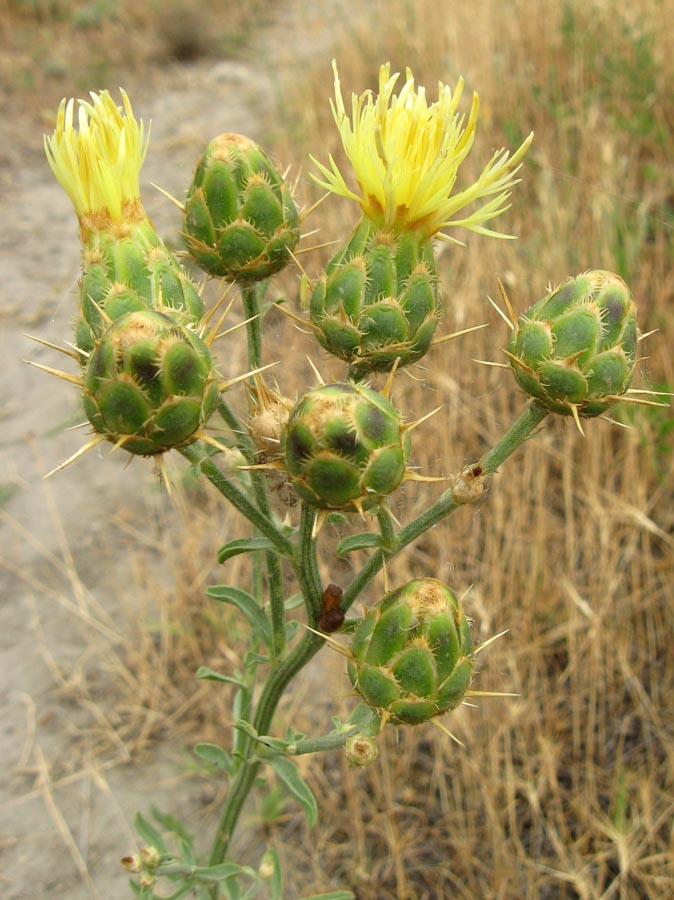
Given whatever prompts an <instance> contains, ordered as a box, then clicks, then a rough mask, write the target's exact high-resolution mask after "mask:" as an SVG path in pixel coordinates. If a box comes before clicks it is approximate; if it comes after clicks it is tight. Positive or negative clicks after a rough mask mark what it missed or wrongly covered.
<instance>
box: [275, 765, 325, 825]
mask: <svg viewBox="0 0 674 900" xmlns="http://www.w3.org/2000/svg"><path fill="white" fill-rule="evenodd" d="M268 762H269V765H270V766H271V767H272V769H273V770H274V771H275V772H276V774H277V775H278V776H279V778H280V779H281V780H282V781H283V782H284V784H285V785H286V787H287V788H288V789H289V790H290V792H291V793H292V794H293V795H294V796H295V797H296V798H297V800H299V802H300V803H301V804H302V806H303V807H304V813H305V815H306V817H307V824H308V825H309V828H313V827H314V825H315V824H316V821H317V819H318V806H317V804H316V798H315V797H314V795H313V794H312V793H311V789H310V788H309V785H308V784H307V783H306V782H305V781H304V779H303V778H302V776H301V775H300V773H299V771H298V769H297V766H296V765H295V763H293V762H291V761H290V760H289V759H287V758H286V757H285V756H273V757H272V758H271V759H270V760H268Z"/></svg>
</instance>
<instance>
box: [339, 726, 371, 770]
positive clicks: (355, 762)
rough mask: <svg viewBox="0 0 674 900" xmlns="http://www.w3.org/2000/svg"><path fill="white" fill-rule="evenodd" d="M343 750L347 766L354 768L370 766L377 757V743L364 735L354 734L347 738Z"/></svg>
mask: <svg viewBox="0 0 674 900" xmlns="http://www.w3.org/2000/svg"><path fill="white" fill-rule="evenodd" d="M344 749H345V750H346V759H347V762H348V764H349V765H350V766H352V767H354V768H355V767H361V768H364V767H365V766H371V765H372V763H373V762H375V760H376V759H377V758H378V757H379V747H378V746H377V741H376V740H375V738H373V737H368V735H366V734H356V735H354V736H353V737H350V738H347V741H346V744H345V746H344Z"/></svg>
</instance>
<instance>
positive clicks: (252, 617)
mask: <svg viewBox="0 0 674 900" xmlns="http://www.w3.org/2000/svg"><path fill="white" fill-rule="evenodd" d="M206 593H207V594H208V596H209V597H212V598H213V599H214V600H220V601H221V602H222V603H231V605H232V606H236V608H237V609H239V610H241V612H242V613H243V614H244V616H246V618H247V619H248V621H249V622H250V624H251V625H252V626H253V630H254V631H255V632H256V633H257V634H258V635H259V636H260V637H261V638H262V640H263V641H264V642H265V644H266V645H267V646H268V647H270V648H271V640H272V637H271V623H270V621H269V619H268V618H267V616H266V615H265V613H264V612H263V610H262V608H261V607H260V604H259V603H258V602H257V600H256V599H255V597H253V596H251V595H250V594H248V593H247V592H246V591H242V590H241V589H240V588H237V587H233V586H232V585H229V584H214V585H212V586H211V587H209V588H208V590H207V591H206Z"/></svg>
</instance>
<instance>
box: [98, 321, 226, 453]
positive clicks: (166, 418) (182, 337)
mask: <svg viewBox="0 0 674 900" xmlns="http://www.w3.org/2000/svg"><path fill="white" fill-rule="evenodd" d="M218 396H219V389H218V383H217V376H216V373H215V370H214V368H213V363H212V360H211V355H210V353H209V351H208V348H207V347H206V345H205V344H204V342H203V341H202V340H201V339H200V338H199V337H198V336H197V335H196V334H195V333H194V332H193V331H192V330H191V329H190V328H188V327H186V326H185V325H182V324H180V323H179V322H178V321H177V316H176V314H175V313H171V314H169V312H168V311H165V312H157V311H156V310H139V311H137V312H129V313H126V314H124V315H123V316H121V317H120V318H119V319H117V320H116V321H115V322H113V324H112V325H111V326H110V327H109V328H108V329H107V331H105V332H104V334H103V335H102V337H101V338H100V340H99V341H98V343H97V346H96V348H95V350H94V352H93V353H92V354H91V356H90V357H89V359H88V361H87V364H86V368H85V371H84V410H85V412H86V415H87V418H88V419H89V421H90V422H91V424H92V425H93V427H94V430H95V431H96V432H97V433H98V434H101V435H104V436H105V437H106V438H107V439H108V440H110V441H112V442H113V443H116V444H119V445H120V446H123V447H124V449H125V450H128V451H129V453H133V454H139V455H141V456H150V455H152V454H155V453H163V452H164V451H166V450H170V449H171V448H173V447H181V446H183V445H185V444H189V443H191V442H192V441H193V440H195V439H196V437H197V433H198V432H199V430H200V429H201V428H202V427H203V426H204V425H205V424H206V422H207V420H208V419H209V417H210V416H211V414H212V413H213V412H214V410H215V407H216V405H217V402H218Z"/></svg>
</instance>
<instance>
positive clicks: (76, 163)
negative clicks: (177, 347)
mask: <svg viewBox="0 0 674 900" xmlns="http://www.w3.org/2000/svg"><path fill="white" fill-rule="evenodd" d="M121 96H122V104H123V105H122V106H121V107H119V106H117V105H116V104H115V102H114V101H113V99H112V97H111V96H110V93H109V92H108V91H101V92H100V93H98V94H96V93H92V94H91V102H88V101H84V100H79V101H77V117H76V116H75V109H76V107H75V101H74V100H72V99H71V100H68V101H66V100H65V99H64V100H62V101H61V104H60V106H59V109H58V114H57V121H56V128H55V129H54V132H53V134H52V135H51V136H50V137H48V136H46V135H45V139H44V144H45V152H46V154H47V159H48V161H49V164H50V166H51V168H52V171H53V172H54V175H55V176H56V178H57V180H58V181H59V183H60V184H61V186H62V187H63V188H64V190H65V191H66V193H67V194H68V196H69V197H70V199H71V201H72V204H73V206H74V208H75V212H76V214H77V218H78V221H79V225H80V239H81V242H82V278H81V281H80V310H79V318H78V321H77V324H76V330H75V341H76V344H77V346H78V347H79V348H80V350H82V351H83V358H84V354H87V353H90V352H91V351H92V350H93V348H94V345H95V342H96V340H97V339H98V338H100V336H101V335H102V333H103V331H105V329H106V328H107V327H108V326H109V325H110V323H111V322H113V321H115V320H116V319H117V318H119V317H120V316H122V315H124V314H126V313H128V312H133V311H138V310H143V309H162V308H167V307H168V308H172V309H176V310H179V311H181V312H182V313H183V314H184V320H185V321H193V322H194V321H196V320H198V319H199V318H200V317H201V316H202V315H203V303H202V300H201V297H200V295H199V293H198V291H197V290H196V288H195V286H194V285H193V284H192V282H191V280H190V279H189V278H188V276H187V275H186V273H185V272H184V271H183V270H182V268H181V266H180V265H179V263H178V261H177V260H176V258H175V257H174V256H173V254H172V253H171V252H170V251H169V250H168V248H167V247H166V246H165V244H164V243H163V241H162V240H161V239H160V238H159V236H158V234H157V232H156V231H155V229H154V227H153V225H152V223H151V222H150V220H149V219H148V217H147V214H146V213H145V209H144V207H143V203H142V201H141V197H140V187H139V174H140V169H141V166H142V165H143V161H144V159H145V155H146V153H147V147H148V140H149V138H148V137H146V135H145V128H144V125H143V122H142V120H141V121H137V120H136V119H135V117H134V115H133V110H132V107H131V102H130V100H129V98H128V96H127V95H126V93H125V92H124V91H121Z"/></svg>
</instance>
